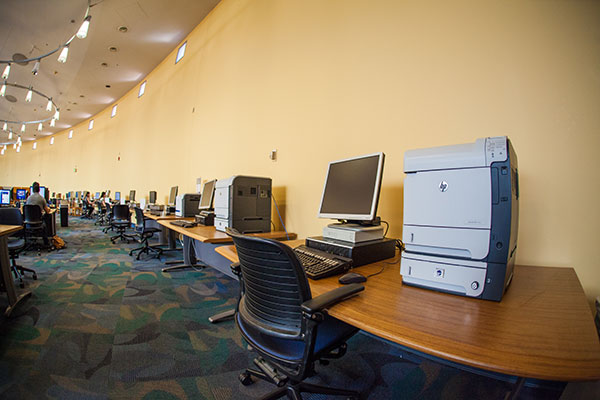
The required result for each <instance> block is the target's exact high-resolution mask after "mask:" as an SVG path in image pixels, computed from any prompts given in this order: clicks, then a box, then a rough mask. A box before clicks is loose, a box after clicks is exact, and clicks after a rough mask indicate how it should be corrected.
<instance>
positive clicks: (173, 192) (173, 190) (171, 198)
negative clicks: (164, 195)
mask: <svg viewBox="0 0 600 400" xmlns="http://www.w3.org/2000/svg"><path fill="white" fill-rule="evenodd" d="M178 189H179V186H173V187H172V188H171V192H170V193H169V205H170V206H174V205H175V197H177V190H178Z"/></svg>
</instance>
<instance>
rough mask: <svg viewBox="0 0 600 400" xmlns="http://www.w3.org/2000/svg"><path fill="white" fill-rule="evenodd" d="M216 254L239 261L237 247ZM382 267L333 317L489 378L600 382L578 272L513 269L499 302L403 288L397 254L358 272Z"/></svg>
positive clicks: (597, 348)
mask: <svg viewBox="0 0 600 400" xmlns="http://www.w3.org/2000/svg"><path fill="white" fill-rule="evenodd" d="M300 243H302V241H295V242H292V243H291V244H292V246H294V245H298V244H300ZM216 251H217V252H218V253H219V254H221V255H223V256H224V257H226V258H228V259H229V260H231V261H237V260H238V258H237V253H236V252H235V247H234V246H226V247H219V248H218V249H217V250H216ZM390 262H393V264H389V263H390ZM382 266H385V269H384V271H383V272H382V273H381V274H379V275H376V276H373V277H371V278H369V279H368V281H367V282H365V291H364V292H362V293H361V294H360V295H358V296H356V297H354V298H352V299H349V300H347V301H344V302H342V303H339V304H337V305H335V306H333V307H331V308H330V309H329V314H330V315H332V316H334V317H336V318H338V319H340V320H343V321H345V322H347V323H349V324H352V325H354V326H356V327H358V328H360V329H362V330H364V331H367V332H370V333H372V334H374V335H376V336H379V337H382V338H385V339H388V340H390V341H393V342H396V343H398V344H400V345H402V346H406V347H408V348H411V349H415V350H418V351H421V352H423V353H426V354H430V355H433V356H436V357H439V358H442V359H445V360H450V361H453V362H456V363H460V364H464V365H469V366H473V367H477V368H481V369H485V370H489V371H495V372H499V373H502V374H507V375H516V376H519V377H526V378H538V379H547V380H557V381H580V380H597V379H600V341H599V339H598V335H597V333H596V328H595V325H594V321H593V316H592V313H591V310H590V308H589V305H588V303H587V299H586V297H585V294H584V292H583V288H582V287H581V284H580V283H579V279H578V278H577V275H576V274H575V270H574V269H573V268H554V267H534V266H521V265H518V266H515V270H514V277H513V280H512V283H511V286H510V287H509V288H508V290H507V292H506V294H505V295H504V297H503V298H502V301H501V302H499V303H498V302H493V301H487V300H479V299H472V298H466V297H462V296H455V295H451V294H445V293H439V292H435V291H432V290H425V289H419V288H415V287H411V286H407V285H402V279H401V276H400V271H399V270H400V264H399V255H397V256H396V257H395V258H394V259H390V260H386V261H382V262H377V263H374V264H370V265H365V266H362V267H358V268H357V272H360V273H362V274H363V275H369V274H371V273H374V272H377V271H379V270H380V268H381V267H382ZM309 283H310V288H311V291H312V293H313V296H318V295H319V294H321V293H324V292H327V291H329V290H332V289H334V288H336V287H338V286H340V284H339V283H338V282H337V277H330V278H325V279H322V280H317V281H313V280H310V279H309Z"/></svg>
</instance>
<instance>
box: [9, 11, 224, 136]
mask: <svg viewBox="0 0 600 400" xmlns="http://www.w3.org/2000/svg"><path fill="white" fill-rule="evenodd" d="M218 2H219V0H91V1H88V0H2V7H1V9H0V60H3V61H8V60H13V59H14V58H13V56H14V54H16V53H20V54H23V55H24V56H25V57H27V58H35V57H38V56H41V55H43V54H46V53H48V52H50V51H52V50H54V49H56V48H58V47H59V46H60V45H62V44H64V43H65V42H67V41H68V40H69V39H70V38H71V37H72V36H73V35H74V34H75V33H76V32H77V30H78V29H79V27H80V25H81V23H82V21H83V19H84V16H85V13H86V9H87V7H88V4H90V5H91V8H90V11H89V14H90V15H91V16H92V19H91V22H90V28H89V32H88V36H87V38H85V39H78V38H75V39H74V40H73V42H72V43H71V45H70V46H69V56H68V59H67V62H66V63H65V64H62V63H59V62H58V61H57V59H58V55H59V53H60V51H59V52H56V53H55V54H52V55H50V56H48V57H46V58H44V59H42V60H41V66H40V71H39V73H38V75H35V76H34V75H33V74H32V72H31V71H32V69H33V66H34V64H35V62H34V61H30V62H29V63H28V65H19V64H16V63H12V64H11V71H10V76H9V78H8V80H7V82H8V83H12V84H18V85H21V86H26V87H29V86H31V87H33V89H35V90H37V91H39V92H41V93H44V94H45V95H47V96H48V97H52V99H53V101H54V102H55V103H56V105H57V107H58V108H59V109H60V119H59V120H58V121H57V122H56V126H55V127H50V124H49V122H47V123H44V124H43V130H42V131H41V132H38V131H37V126H38V124H28V125H26V131H25V133H24V134H22V140H23V141H27V140H33V139H34V138H35V137H36V136H37V137H41V136H47V135H51V134H53V133H56V132H59V131H62V130H64V129H66V128H69V127H71V126H73V125H76V124H78V123H80V122H81V121H83V120H85V119H87V118H89V117H91V116H93V115H95V114H97V113H98V112H99V111H101V110H103V109H104V108H106V107H107V106H108V105H110V104H111V103H113V102H114V101H115V100H117V99H119V98H120V97H121V96H123V95H124V94H125V93H126V92H127V91H129V90H130V89H131V88H132V87H134V86H135V85H137V84H138V83H139V82H141V80H142V79H143V78H144V77H145V76H146V75H147V74H148V73H149V72H150V71H152V70H153V69H154V68H155V67H156V66H157V65H158V64H159V63H160V62H161V61H162V60H163V59H164V58H165V57H166V56H167V55H168V54H169V53H170V52H171V51H172V50H173V49H175V48H176V47H177V46H178V45H179V44H180V43H181V41H182V40H183V39H184V38H185V37H186V36H187V35H188V34H189V33H190V32H191V31H192V29H193V28H194V27H196V25H198V24H199V23H200V21H202V20H203V19H204V17H205V16H206V15H207V14H208V13H209V12H210V11H211V10H212V9H213V8H214V7H215V6H216V5H217V3H218ZM120 27H126V28H127V32H125V33H123V32H121V31H119V28H120ZM111 47H114V48H116V51H111V50H110V48H111ZM5 66H6V64H0V74H1V73H2V71H4V68H5ZM2 82H3V81H0V84H1V83H2ZM26 95H27V90H26V89H20V88H15V87H12V86H10V85H9V86H7V88H6V96H5V97H0V144H10V143H13V142H14V141H16V138H17V135H18V134H20V130H21V125H20V124H10V123H9V124H8V126H9V130H10V129H11V128H12V130H13V132H14V133H15V135H14V138H13V140H11V141H9V140H8V132H4V131H2V130H1V129H2V125H3V124H4V123H3V121H36V120H43V119H46V118H49V117H51V116H52V115H53V114H54V110H53V111H52V112H48V111H46V105H47V103H48V101H47V100H46V99H45V98H43V97H41V96H39V95H37V94H35V93H34V95H33V99H32V101H31V103H27V102H25V96H26ZM9 100H13V101H14V102H11V101H9ZM15 100H16V101H15Z"/></svg>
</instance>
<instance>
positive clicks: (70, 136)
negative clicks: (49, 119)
mask: <svg viewBox="0 0 600 400" xmlns="http://www.w3.org/2000/svg"><path fill="white" fill-rule="evenodd" d="M72 137H73V129H71V130H70V131H69V139H71V138H72Z"/></svg>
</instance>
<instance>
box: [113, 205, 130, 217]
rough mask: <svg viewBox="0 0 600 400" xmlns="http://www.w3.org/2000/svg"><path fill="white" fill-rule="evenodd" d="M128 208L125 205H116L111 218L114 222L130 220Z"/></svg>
mask: <svg viewBox="0 0 600 400" xmlns="http://www.w3.org/2000/svg"><path fill="white" fill-rule="evenodd" d="M130 216H131V214H130V212H129V206H128V205H126V204H117V205H116V206H114V207H113V218H114V219H115V221H129V219H130Z"/></svg>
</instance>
